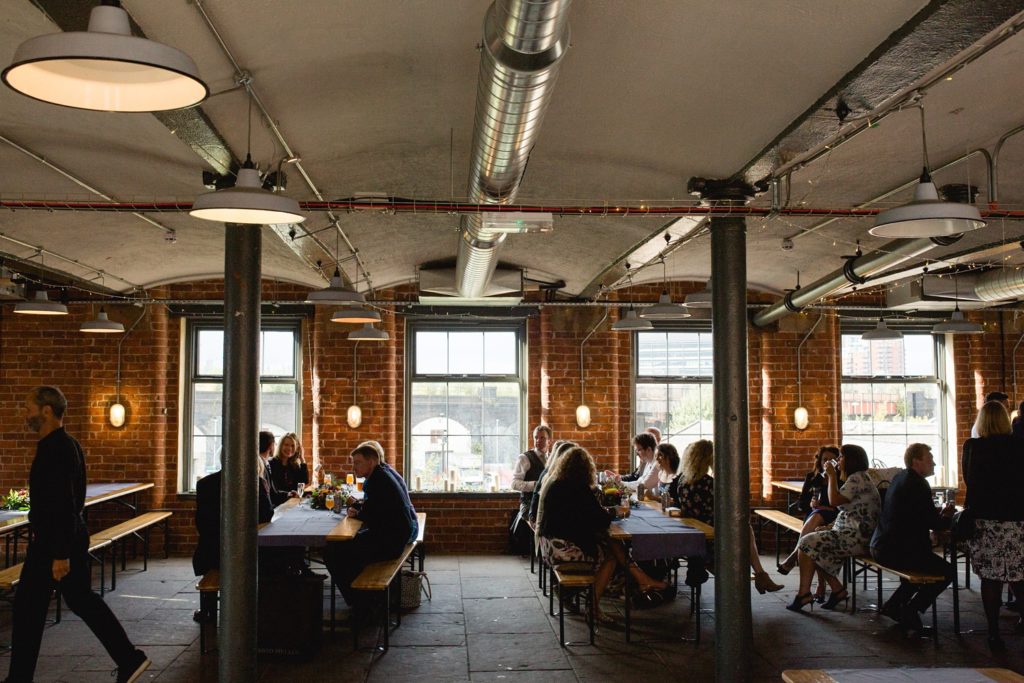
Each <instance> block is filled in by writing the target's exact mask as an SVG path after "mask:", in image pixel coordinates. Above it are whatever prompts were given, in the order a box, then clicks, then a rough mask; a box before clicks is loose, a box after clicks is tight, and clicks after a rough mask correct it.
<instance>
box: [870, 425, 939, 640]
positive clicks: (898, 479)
mask: <svg viewBox="0 0 1024 683" xmlns="http://www.w3.org/2000/svg"><path fill="white" fill-rule="evenodd" d="M903 462H904V463H905V464H906V466H907V469H905V470H903V471H901V472H900V473H899V474H897V475H896V476H895V477H893V479H892V482H891V483H890V484H889V489H888V491H887V492H886V494H885V504H884V506H883V507H882V514H881V516H880V517H879V521H878V528H877V529H875V533H874V535H873V536H872V537H871V556H872V557H874V558H875V560H877V561H878V562H881V563H882V564H884V565H886V566H888V567H892V568H893V569H903V570H908V571H914V572H921V573H923V574H934V575H935V576H944V577H945V580H944V581H936V582H935V583H928V584H911V583H907V582H905V581H901V582H900V587H899V588H898V589H896V592H895V593H893V595H892V597H891V598H889V601H888V602H886V603H885V605H884V606H883V607H882V609H881V612H882V614H884V615H885V616H887V617H889V618H890V619H894V620H896V621H899V622H900V624H901V625H903V626H904V627H906V628H907V629H909V630H914V631H920V630H921V612H924V611H925V610H926V609H928V608H929V607H930V606H931V605H932V603H933V602H935V598H937V597H938V596H939V594H940V593H942V591H944V590H945V589H946V586H948V585H949V583H950V581H952V580H953V567H952V565H950V564H949V562H946V561H945V560H944V559H942V558H941V557H939V556H938V555H936V554H935V553H934V552H932V544H931V538H930V537H929V530H931V529H948V528H949V524H950V522H949V520H950V518H951V517H952V516H953V505H952V503H947V504H946V506H945V507H944V508H943V509H942V512H941V513H940V512H939V511H938V510H936V509H935V505H934V504H933V503H932V489H931V487H930V486H929V485H928V482H927V481H925V477H930V476H931V475H932V474H934V473H935V460H934V459H933V458H932V452H931V448H930V447H929V446H928V445H927V444H923V443H914V444H910V446H908V447H907V451H906V453H904V455H903Z"/></svg>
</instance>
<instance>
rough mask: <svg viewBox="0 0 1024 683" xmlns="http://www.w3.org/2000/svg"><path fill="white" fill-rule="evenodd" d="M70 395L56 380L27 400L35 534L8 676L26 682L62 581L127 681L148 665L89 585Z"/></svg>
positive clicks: (18, 600)
mask: <svg viewBox="0 0 1024 683" xmlns="http://www.w3.org/2000/svg"><path fill="white" fill-rule="evenodd" d="M67 406H68V402H67V399H65V398H64V394H62V393H61V391H60V389H57V388H56V387H46V386H43V387H36V388H35V389H33V390H32V391H31V393H29V396H28V398H27V399H26V401H25V421H26V423H27V424H28V426H29V428H30V429H31V430H32V431H34V432H36V433H38V434H39V443H38V444H37V445H36V457H35V459H34V460H33V461H32V469H31V472H30V474H29V492H30V495H31V500H32V509H31V510H30V511H29V513H28V519H29V522H30V523H31V524H32V533H33V539H32V542H31V544H30V545H29V547H28V552H27V553H26V555H25V564H24V566H23V567H22V570H21V578H20V580H19V582H18V589H17V593H16V594H15V597H14V618H13V626H12V634H11V664H10V669H9V671H8V675H7V683H29V682H30V681H31V680H32V676H33V675H34V674H35V670H36V660H37V659H38V657H39V645H40V642H41V641H42V637H43V626H44V625H45V623H46V612H47V609H48V608H49V604H50V593H51V591H52V590H53V588H54V583H55V582H57V583H59V586H60V592H61V595H62V596H63V598H64V601H65V602H66V603H67V606H68V607H70V608H71V611H72V612H74V613H75V614H77V615H78V616H79V617H81V619H82V621H84V622H85V624H86V625H87V626H88V627H89V629H90V630H92V632H93V633H94V634H95V635H96V637H97V638H99V640H100V642H101V643H102V644H103V647H105V648H106V650H107V653H108V654H109V655H110V657H111V658H112V659H113V660H114V662H115V663H116V664H117V681H118V683H131V682H132V681H135V680H136V679H138V678H139V676H141V675H142V672H143V671H145V670H146V669H147V668H149V659H148V658H147V657H146V655H145V653H143V652H142V650H137V649H135V646H134V645H132V643H131V641H129V640H128V636H127V635H126V634H125V632H124V628H123V627H122V626H121V624H120V622H119V621H118V620H117V617H115V616H114V613H113V612H111V611H110V608H109V607H107V604H106V603H105V602H103V600H102V599H101V598H100V596H98V595H96V593H94V592H93V590H92V585H91V584H92V580H91V574H90V571H89V554H88V550H89V532H88V531H87V530H86V527H85V520H84V519H83V518H82V506H83V505H84V503H85V455H84V454H83V452H82V447H81V446H80V445H79V443H78V442H77V441H75V439H74V438H72V437H71V436H70V435H69V434H68V433H67V432H65V431H64V426H63V423H64V411H65V410H67Z"/></svg>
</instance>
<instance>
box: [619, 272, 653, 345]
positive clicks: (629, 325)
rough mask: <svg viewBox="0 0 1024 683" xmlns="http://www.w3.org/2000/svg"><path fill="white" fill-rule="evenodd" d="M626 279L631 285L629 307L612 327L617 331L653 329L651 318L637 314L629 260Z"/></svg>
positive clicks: (629, 285)
mask: <svg viewBox="0 0 1024 683" xmlns="http://www.w3.org/2000/svg"><path fill="white" fill-rule="evenodd" d="M625 266H626V280H627V286H628V287H629V290H630V291H629V309H628V310H627V311H626V313H625V315H624V316H623V317H621V318H619V319H618V320H616V321H615V322H614V323H612V329H613V330H615V331H616V332H632V331H634V330H653V329H654V324H653V323H651V321H650V320H641V319H640V318H638V317H637V315H636V309H635V308H633V273H631V272H630V265H629V262H628V261H627V262H626V264H625Z"/></svg>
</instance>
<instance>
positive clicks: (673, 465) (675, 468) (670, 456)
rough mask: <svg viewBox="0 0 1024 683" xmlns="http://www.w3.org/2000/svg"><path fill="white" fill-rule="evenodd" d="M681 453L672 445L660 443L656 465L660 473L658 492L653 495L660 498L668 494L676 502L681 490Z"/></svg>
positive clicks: (655, 458)
mask: <svg viewBox="0 0 1024 683" xmlns="http://www.w3.org/2000/svg"><path fill="white" fill-rule="evenodd" d="M679 462H680V460H679V451H677V450H676V447H675V446H673V445H672V444H670V443H659V444H658V449H657V450H656V451H655V455H654V463H655V466H656V468H657V472H658V490H657V491H652V492H651V494H652V495H657V496H660V495H662V494H665V493H667V494H668V495H669V496H671V498H672V500H673V501H675V500H676V498H678V495H677V492H678V490H679V477H681V476H682V475H681V474H680V473H679Z"/></svg>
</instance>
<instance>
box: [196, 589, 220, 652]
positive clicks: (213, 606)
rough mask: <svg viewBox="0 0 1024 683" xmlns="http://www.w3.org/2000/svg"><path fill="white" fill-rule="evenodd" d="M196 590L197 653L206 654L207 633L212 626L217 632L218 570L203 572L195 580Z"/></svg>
mask: <svg viewBox="0 0 1024 683" xmlns="http://www.w3.org/2000/svg"><path fill="white" fill-rule="evenodd" d="M196 590H197V591H199V615H198V617H199V618H198V619H197V621H198V622H199V653H200V654H206V653H207V652H208V651H209V650H208V649H207V647H206V641H207V639H208V638H209V636H208V635H207V633H208V632H209V628H210V627H211V626H212V627H213V629H214V631H213V632H214V633H216V632H217V599H218V595H219V594H220V570H219V569H211V570H210V571H208V572H206V573H205V574H203V576H202V577H201V578H200V579H199V580H198V581H196Z"/></svg>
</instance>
